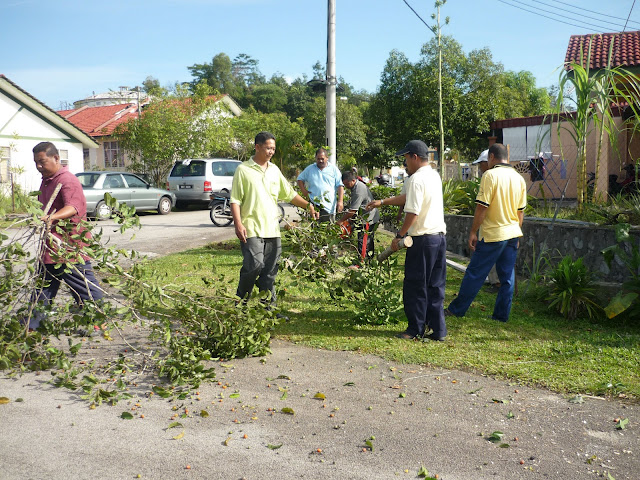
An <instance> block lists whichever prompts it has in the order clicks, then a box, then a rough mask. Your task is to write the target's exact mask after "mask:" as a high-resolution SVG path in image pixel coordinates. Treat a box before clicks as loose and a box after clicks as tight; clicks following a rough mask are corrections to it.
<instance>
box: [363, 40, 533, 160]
mask: <svg viewBox="0 0 640 480" xmlns="http://www.w3.org/2000/svg"><path fill="white" fill-rule="evenodd" d="M440 50H441V51H442V58H443V63H442V83H441V85H442V106H443V112H444V115H443V127H442V128H440V127H439V118H438V101H437V99H438V89H439V88H438V81H437V79H438V69H439V66H438V63H439V62H438V57H439V55H440ZM521 73H522V75H521V77H522V79H523V81H524V80H525V79H528V78H529V75H530V74H529V73H528V72H521ZM518 88H520V85H515V84H514V86H513V87H509V88H507V87H506V80H505V78H504V69H503V66H502V65H501V64H500V63H496V62H494V61H493V59H492V56H491V52H490V51H489V50H488V49H486V48H485V49H480V50H473V51H471V52H469V54H465V53H464V52H463V50H462V46H461V45H460V44H459V43H458V42H456V41H455V40H454V39H453V38H452V37H450V36H443V37H442V39H441V47H440V48H439V47H438V44H437V40H436V39H432V40H431V41H429V42H427V43H426V44H425V45H424V46H423V47H422V51H421V57H420V59H419V61H418V62H416V63H411V62H409V60H408V59H407V57H406V56H405V55H404V54H402V53H401V52H398V51H392V52H391V54H390V55H389V58H388V59H387V63H386V65H385V67H384V70H383V72H382V75H381V82H380V87H379V90H378V92H377V94H376V95H375V97H374V99H373V100H372V103H371V117H370V118H371V119H372V121H373V122H374V123H375V127H376V128H377V129H378V130H379V131H380V132H382V133H383V137H384V138H385V145H386V147H387V148H389V149H394V148H395V149H397V148H398V146H399V145H400V146H401V145H404V144H405V143H406V142H407V141H408V140H411V139H412V138H420V139H422V140H424V141H425V142H426V143H427V144H430V145H437V144H439V142H440V140H441V132H443V133H444V142H445V144H446V145H448V146H449V147H450V148H452V149H457V150H459V151H461V152H462V154H463V155H465V156H467V157H474V156H477V152H478V151H479V150H482V149H484V148H486V138H485V137H484V135H483V132H487V131H488V130H489V123H490V122H491V121H493V120H496V119H498V118H504V117H501V115H502V114H503V112H504V109H505V105H506V103H508V102H507V100H504V97H505V94H506V93H508V94H509V95H515V92H516V91H518V90H517V89H518ZM539 90H542V89H535V88H533V89H532V91H531V96H532V97H533V98H532V99H530V100H528V102H529V103H527V105H529V107H527V108H528V110H524V108H523V109H521V110H520V111H521V112H522V113H523V114H524V113H525V112H526V114H541V113H545V111H544V110H543V108H544V105H545V104H544V101H543V100H537V96H538V95H540V92H539ZM505 92H506V93H505ZM519 94H520V95H521V93H519ZM508 98H510V97H508Z"/></svg>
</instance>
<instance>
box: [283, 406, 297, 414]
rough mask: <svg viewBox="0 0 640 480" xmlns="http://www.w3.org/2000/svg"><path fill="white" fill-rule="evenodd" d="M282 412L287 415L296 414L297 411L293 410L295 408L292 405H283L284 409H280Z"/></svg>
mask: <svg viewBox="0 0 640 480" xmlns="http://www.w3.org/2000/svg"><path fill="white" fill-rule="evenodd" d="M280 411H281V412H282V413H285V414H287V415H295V412H294V411H293V408H291V407H283V408H282V410H280Z"/></svg>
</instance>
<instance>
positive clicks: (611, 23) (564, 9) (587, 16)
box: [529, 0, 628, 28]
mask: <svg viewBox="0 0 640 480" xmlns="http://www.w3.org/2000/svg"><path fill="white" fill-rule="evenodd" d="M529 1H531V2H535V3H540V4H542V5H545V6H547V7H551V8H555V9H556V10H561V11H563V12H567V13H570V14H572V15H578V16H580V17H584V18H588V19H590V20H596V21H597V22H600V23H608V24H610V25H613V26H615V27H618V28H620V27H622V24H621V23H615V22H611V21H609V20H604V19H600V18H596V17H591V16H589V15H585V14H583V13H578V12H572V11H571V10H568V9H566V8H561V7H556V6H554V5H550V4H548V3H545V2H543V1H542V0H529ZM541 10H542V11H543V12H548V11H547V10H544V9H541ZM548 13H552V12H548ZM555 15H558V14H555ZM575 20H579V19H577V18H576V19H575ZM622 20H624V19H620V21H622ZM627 20H628V19H627ZM623 28H624V27H623Z"/></svg>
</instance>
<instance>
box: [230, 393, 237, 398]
mask: <svg viewBox="0 0 640 480" xmlns="http://www.w3.org/2000/svg"><path fill="white" fill-rule="evenodd" d="M229 398H240V394H239V393H232V394H231V395H229Z"/></svg>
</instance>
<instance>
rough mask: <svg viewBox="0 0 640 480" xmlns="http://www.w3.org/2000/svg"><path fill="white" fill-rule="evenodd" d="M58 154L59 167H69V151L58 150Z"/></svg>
mask: <svg viewBox="0 0 640 480" xmlns="http://www.w3.org/2000/svg"><path fill="white" fill-rule="evenodd" d="M58 153H59V154H60V165H64V166H67V165H69V150H58Z"/></svg>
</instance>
